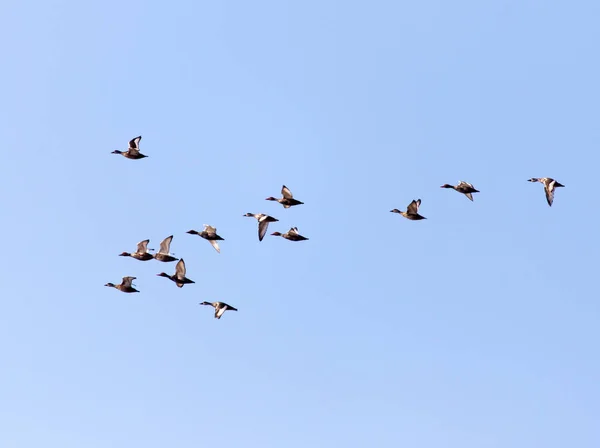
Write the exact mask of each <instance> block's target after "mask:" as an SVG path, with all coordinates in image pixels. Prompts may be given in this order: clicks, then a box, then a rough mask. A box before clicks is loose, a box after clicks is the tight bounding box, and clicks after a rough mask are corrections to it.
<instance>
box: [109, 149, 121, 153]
mask: <svg viewBox="0 0 600 448" xmlns="http://www.w3.org/2000/svg"><path fill="white" fill-rule="evenodd" d="M111 154H123V151H119V150H118V149H115V150H114V151H113V152H111Z"/></svg>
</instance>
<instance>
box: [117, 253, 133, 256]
mask: <svg viewBox="0 0 600 448" xmlns="http://www.w3.org/2000/svg"><path fill="white" fill-rule="evenodd" d="M119 257H131V254H130V253H129V252H122V253H120V254H119Z"/></svg>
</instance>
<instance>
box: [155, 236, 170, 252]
mask: <svg viewBox="0 0 600 448" xmlns="http://www.w3.org/2000/svg"><path fill="white" fill-rule="evenodd" d="M171 241H173V235H171V236H168V237H166V238H165V239H164V240H162V242H161V243H160V248H159V251H158V253H159V254H165V255H169V251H170V250H171Z"/></svg>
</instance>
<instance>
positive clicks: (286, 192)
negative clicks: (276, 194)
mask: <svg viewBox="0 0 600 448" xmlns="http://www.w3.org/2000/svg"><path fill="white" fill-rule="evenodd" d="M281 194H282V195H283V197H284V198H286V199H293V198H294V196H293V195H292V192H291V191H290V189H289V188H288V187H286V186H285V185H284V186H283V187H281Z"/></svg>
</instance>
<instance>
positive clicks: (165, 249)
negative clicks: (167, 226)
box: [154, 235, 179, 263]
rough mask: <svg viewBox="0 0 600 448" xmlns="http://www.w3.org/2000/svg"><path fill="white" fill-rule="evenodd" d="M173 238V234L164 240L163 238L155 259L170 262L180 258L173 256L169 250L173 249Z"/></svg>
mask: <svg viewBox="0 0 600 448" xmlns="http://www.w3.org/2000/svg"><path fill="white" fill-rule="evenodd" d="M172 240H173V235H171V236H168V237H166V238H165V239H164V240H162V242H161V243H160V248H159V249H158V252H157V253H155V254H154V259H155V260H158V261H163V262H165V263H168V262H170V261H176V260H179V258H175V257H173V256H171V254H170V253H169V250H170V249H171V241H172Z"/></svg>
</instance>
